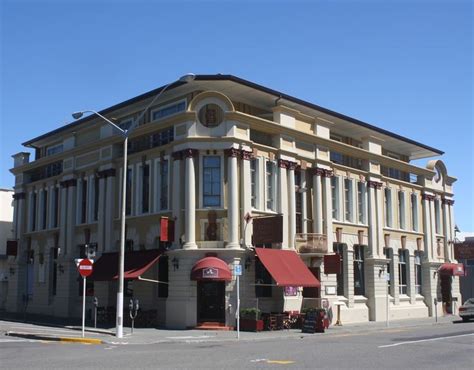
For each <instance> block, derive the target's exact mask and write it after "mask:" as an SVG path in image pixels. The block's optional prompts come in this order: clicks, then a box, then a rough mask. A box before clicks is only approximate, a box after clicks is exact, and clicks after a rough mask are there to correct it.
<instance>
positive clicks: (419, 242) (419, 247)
mask: <svg viewBox="0 0 474 370" xmlns="http://www.w3.org/2000/svg"><path fill="white" fill-rule="evenodd" d="M416 249H417V250H419V251H421V250H423V238H416Z"/></svg>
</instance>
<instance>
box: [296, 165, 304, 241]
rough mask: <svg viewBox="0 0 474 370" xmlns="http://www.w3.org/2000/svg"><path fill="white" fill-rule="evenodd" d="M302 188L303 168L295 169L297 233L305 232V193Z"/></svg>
mask: <svg viewBox="0 0 474 370" xmlns="http://www.w3.org/2000/svg"><path fill="white" fill-rule="evenodd" d="M300 189H301V170H297V171H295V202H296V204H295V212H296V233H297V234H300V233H302V232H303V193H301V192H300Z"/></svg>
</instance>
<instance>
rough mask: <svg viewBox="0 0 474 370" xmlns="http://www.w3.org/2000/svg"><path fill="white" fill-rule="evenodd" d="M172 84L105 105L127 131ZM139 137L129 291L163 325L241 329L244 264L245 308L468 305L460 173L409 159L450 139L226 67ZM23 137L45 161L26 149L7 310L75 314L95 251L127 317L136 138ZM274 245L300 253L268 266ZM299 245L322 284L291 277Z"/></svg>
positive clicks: (362, 309)
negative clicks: (283, 89)
mask: <svg viewBox="0 0 474 370" xmlns="http://www.w3.org/2000/svg"><path fill="white" fill-rule="evenodd" d="M162 89H163V88H160V89H156V90H154V91H151V92H149V93H146V94H144V95H141V96H138V97H136V98H133V99H131V100H128V101H125V102H123V103H120V104H118V105H115V106H113V107H110V108H107V109H105V110H103V111H101V112H100V113H101V114H103V115H105V116H107V117H109V118H111V117H114V119H115V122H116V123H117V124H118V125H120V127H122V128H126V127H129V126H130V125H131V124H132V123H133V122H134V120H135V119H136V118H137V117H138V116H139V115H140V113H141V112H142V111H143V109H144V108H145V107H146V106H147V105H148V104H149V103H150V101H152V99H153V98H154V97H155V96H156V94H158V93H160V91H161V90H162ZM129 141H130V142H129V147H128V158H129V160H128V173H127V175H128V176H127V178H128V181H127V186H126V192H127V200H126V202H127V203H126V214H127V217H126V224H127V229H126V249H127V254H126V258H125V264H126V266H125V269H126V276H125V277H126V278H127V280H126V296H130V297H131V296H133V297H139V299H140V301H141V307H142V312H143V315H148V317H149V318H150V322H153V323H156V324H158V325H164V326H166V327H170V328H171V327H173V328H186V327H195V326H196V325H198V324H199V323H202V322H207V321H213V322H215V321H217V322H220V323H223V324H225V325H228V326H233V325H234V323H235V313H236V312H235V311H236V307H237V301H236V296H237V293H236V281H235V277H232V274H230V272H231V271H232V269H233V266H234V265H235V264H240V265H241V266H243V267H244V268H243V274H242V276H241V277H240V287H241V291H240V296H241V297H242V301H241V307H253V306H257V305H258V307H259V308H260V309H262V310H263V311H268V312H270V311H277V312H282V311H299V310H301V308H302V307H305V306H311V305H321V304H323V302H324V303H325V304H329V305H333V304H334V303H335V302H337V303H338V304H341V305H342V310H341V311H342V319H343V321H344V322H361V321H362V322H363V321H368V320H375V321H381V320H386V318H387V309H386V308H387V307H386V305H387V302H388V304H389V310H388V312H389V315H390V319H399V318H408V317H426V316H430V315H434V309H435V305H438V306H439V309H440V311H439V312H441V308H442V307H444V309H445V311H447V312H449V311H452V310H453V307H454V306H453V303H452V302H453V301H455V300H456V299H458V298H459V279H458V278H457V277H456V276H455V275H456V273H455V269H454V267H455V266H456V265H455V262H456V261H455V260H454V255H453V240H454V213H453V204H454V200H453V187H452V185H453V183H454V182H455V178H453V177H451V176H450V175H449V174H448V172H447V169H446V167H445V165H444V164H443V162H442V161H441V160H431V161H429V162H428V163H427V166H426V167H425V168H423V167H419V166H416V165H414V164H412V163H411V161H412V160H416V159H421V158H429V157H433V156H438V155H440V154H443V153H442V152H441V151H439V150H437V149H434V148H431V147H429V146H426V145H424V144H420V143H417V142H415V141H413V140H410V139H407V138H404V137H401V136H399V135H396V134H394V133H391V132H388V131H386V130H383V129H381V128H377V127H375V126H372V125H369V124H367V123H364V122H361V121H358V120H355V119H353V118H350V117H347V116H344V115H342V114H339V113H336V112H332V111H330V110H328V109H325V108H322V107H319V106H316V105H314V104H311V103H308V102H305V101H302V100H300V99H297V98H294V97H292V96H288V95H285V94H283V93H280V92H278V91H274V90H271V89H268V88H266V87H263V86H260V85H257V84H255V83H252V82H249V81H246V80H243V79H240V78H237V77H234V76H230V75H198V76H196V77H195V79H194V81H192V82H190V83H187V84H185V83H181V82H176V83H173V84H171V85H170V86H169V87H168V88H167V90H166V92H164V93H163V95H162V96H161V97H160V99H159V100H158V102H157V104H156V105H155V106H153V107H151V108H150V109H149V110H148V111H147V114H146V115H145V116H144V119H142V120H141V121H140V122H139V126H138V127H137V128H136V129H135V131H134V132H133V134H131V137H130V139H129ZM24 145H25V146H26V147H29V148H34V150H35V160H33V161H30V160H29V154H28V153H23V152H22V153H18V154H16V155H14V156H13V157H14V167H13V169H12V173H13V174H14V175H15V194H14V206H15V208H14V209H15V212H14V236H13V240H12V242H13V243H16V244H15V245H16V246H17V248H16V253H15V255H11V256H9V257H8V264H9V268H10V270H9V271H11V272H13V273H11V274H10V276H9V281H8V285H9V289H8V298H7V303H6V307H7V310H9V311H14V312H15V311H16V312H19V311H22V310H27V311H28V312H32V313H38V314H48V315H54V316H61V317H79V316H80V314H81V312H80V309H81V305H80V304H79V303H80V301H81V294H80V292H82V290H81V279H79V278H78V276H79V275H78V273H77V270H76V266H75V262H74V259H75V258H80V257H84V256H85V254H84V253H85V252H84V251H85V246H86V245H87V248H88V253H89V254H90V255H93V254H95V257H94V260H96V261H97V263H96V267H97V269H96V272H94V274H96V276H95V278H94V279H93V280H94V281H92V279H91V282H90V283H88V285H89V286H88V292H90V294H91V295H95V296H97V297H98V299H99V305H100V306H102V307H104V310H108V309H110V311H113V307H114V305H115V300H116V289H117V287H116V286H117V283H116V281H114V280H113V279H114V277H115V275H116V262H113V261H114V258H116V253H117V251H118V246H119V239H120V212H119V211H120V209H121V196H120V195H121V177H122V175H123V174H122V161H123V148H122V146H123V138H122V137H120V136H119V135H116V134H114V132H113V129H112V127H111V126H110V125H107V124H106V123H105V122H104V121H103V120H101V119H100V118H99V117H97V116H89V117H86V118H83V119H81V120H79V121H76V122H73V123H71V124H69V125H66V126H64V127H61V128H59V129H57V130H55V131H52V132H50V133H47V134H45V135H42V136H40V137H38V138H35V139H33V140H30V141H28V142H26V143H24ZM256 247H257V248H256ZM263 249H266V250H268V249H271V250H276V251H283V252H285V253H286V252H291V253H293V254H289V255H286V254H284V253H280V254H278V252H276V253H277V254H276V255H275V256H273V257H274V258H273V257H272V258H273V262H271V263H270V262H268V261H269V260H270V259H271V258H270V257H269V256H268V253H270V252H268V251H266V252H265V251H263V252H262V250H263ZM150 251H158V252H157V253H154V252H150ZM335 254H337V255H338V256H339V259H338V261H339V263H337V264H336V265H338V266H339V267H340V268H339V267H338V268H337V269H336V270H334V269H332V270H331V269H330V268H329V266H325V265H324V261H325V258H324V256H330V255H335ZM294 255H297V256H298V261H300V262H301V261H302V262H303V264H304V266H303V267H301V266H300V265H298V261H296V260H293V259H292V258H293V256H294ZM286 256H288V261H289V260H292V261H294V263H292V265H291V266H288V269H290V270H292V269H293V270H294V269H295V268H299V269H300V271H301V272H300V274H301V276H303V275H305V274H307V272H308V271H310V272H311V276H312V277H313V280H312V281H313V283H308V284H307V285H305V284H306V283H305V281H303V280H298V276H297V275H298V274H299V273H298V271H289V272H287V274H286V275H285V273H283V272H282V268H280V267H282V266H283V265H284V261H285V259H286ZM267 257H268V258H267ZM290 257H291V258H290ZM278 259H280V262H278V261H277V262H275V260H278ZM115 261H116V260H115ZM127 261H129V262H128V263H129V264H135V265H134V267H133V268H132V267H131V265H129V266H128V267H127ZM328 261H329V260H328ZM272 263H273V265H272ZM278 263H280V265H281V266H278ZM292 266H293V267H292ZM114 268H115V272H114ZM306 269H307V270H308V271H306ZM133 271H135V272H133ZM136 271H141V275H139V276H138V275H137V274H138V273H136ZM291 272H293V273H294V275H295V276H293V279H290V278H288V279H286V280H285V278H286V277H288V276H289V275H290V274H291ZM229 274H230V275H229ZM305 276H306V275H305ZM145 279H146V280H145ZM314 281H317V284H315V283H314ZM296 284H300V285H296ZM387 295H388V299H387Z"/></svg>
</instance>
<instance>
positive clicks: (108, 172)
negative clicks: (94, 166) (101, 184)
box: [97, 168, 116, 179]
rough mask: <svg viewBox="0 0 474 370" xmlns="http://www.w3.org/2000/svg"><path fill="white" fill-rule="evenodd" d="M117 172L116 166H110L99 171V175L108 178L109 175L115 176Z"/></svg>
mask: <svg viewBox="0 0 474 370" xmlns="http://www.w3.org/2000/svg"><path fill="white" fill-rule="evenodd" d="M115 174H116V171H115V168H109V169H107V170H102V171H98V172H97V177H98V178H100V179H102V178H104V179H106V178H107V177H114V176H115Z"/></svg>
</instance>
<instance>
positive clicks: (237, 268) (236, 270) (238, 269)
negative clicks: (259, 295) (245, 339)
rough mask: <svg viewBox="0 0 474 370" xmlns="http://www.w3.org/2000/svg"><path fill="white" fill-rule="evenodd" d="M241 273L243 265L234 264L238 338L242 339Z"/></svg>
mask: <svg viewBox="0 0 474 370" xmlns="http://www.w3.org/2000/svg"><path fill="white" fill-rule="evenodd" d="M240 275H242V265H237V264H235V265H234V276H235V277H236V278H237V311H236V313H235V317H236V318H237V339H240Z"/></svg>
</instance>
